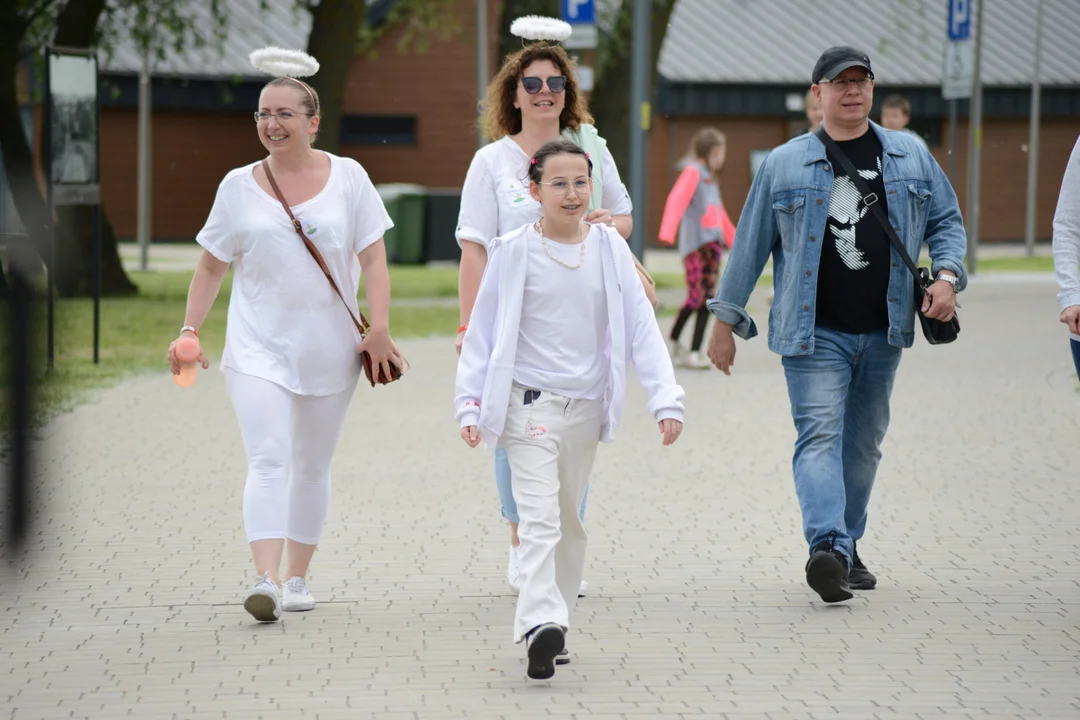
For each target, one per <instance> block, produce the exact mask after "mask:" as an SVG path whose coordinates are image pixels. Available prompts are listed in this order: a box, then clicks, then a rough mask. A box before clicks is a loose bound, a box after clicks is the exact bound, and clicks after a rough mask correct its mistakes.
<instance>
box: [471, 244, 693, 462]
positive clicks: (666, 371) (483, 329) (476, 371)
mask: <svg viewBox="0 0 1080 720" xmlns="http://www.w3.org/2000/svg"><path fill="white" fill-rule="evenodd" d="M531 228H532V225H531V224H529V225H525V226H523V227H521V228H519V229H517V230H514V231H513V232H511V233H508V234H507V235H505V236H503V237H501V238H496V239H495V240H493V241H492V242H491V244H490V246H489V247H488V262H487V267H486V268H485V269H484V276H483V278H482V279H481V281H480V290H479V292H478V293H477V296H476V304H475V305H474V306H473V311H472V317H471V318H470V321H469V329H468V330H467V331H466V333H465V338H464V339H463V341H462V345H461V358H460V359H459V360H458V371H457V388H456V397H455V398H454V405H455V408H456V410H457V419H458V422H460V423H461V427H469V426H476V427H477V428H478V429H479V431H480V437H481V438H482V439H483V441H484V444H485V445H487V446H488V447H489V448H493V447H495V446H496V445H497V444H498V442H499V437H500V436H501V435H502V432H503V427H504V425H505V423H506V408H507V406H508V405H509V403H510V390H511V387H512V385H513V374H514V363H515V360H516V359H517V344H518V334H519V327H520V323H521V304H522V298H523V297H524V293H525V276H526V272H527V270H528V264H529V249H528V234H529V232H531ZM594 230H598V231H599V232H600V233H601V237H600V246H601V247H602V248H604V252H602V253H601V257H602V264H603V272H604V290H605V293H606V295H607V310H608V323H609V326H610V331H611V332H610V335H609V337H608V342H609V345H608V346H607V350H608V354H609V356H610V358H611V371H610V373H609V375H608V381H607V389H606V390H605V391H604V397H603V402H604V413H605V420H604V424H603V426H602V427H601V430H600V440H601V441H602V442H611V441H612V440H614V438H615V429H616V428H617V427H618V425H619V421H620V420H621V418H622V409H623V404H624V402H625V399H626V372H627V365H628V364H630V363H633V364H634V368H635V370H636V371H637V375H638V379H639V381H640V382H641V385H642V387H644V388H645V391H646V392H647V393H648V394H649V402H648V405H647V409H648V411H649V413H650V414H652V416H653V417H654V418H656V420H657V421H660V420H665V419H673V420H678V421H680V422H682V419H683V404H682V399H683V395H684V393H683V389H682V388H681V387H680V386H679V385H678V384H677V383H676V382H675V370H674V368H673V367H672V365H671V357H670V355H669V354H668V350H667V345H666V344H665V343H664V337H663V334H662V333H661V332H660V326H659V325H657V323H656V316H655V315H654V314H653V308H652V304H651V303H650V302H649V299H648V298H647V297H646V296H645V290H644V288H642V286H641V281H640V280H639V279H638V274H637V269H636V268H635V266H634V256H633V254H632V253H631V252H630V248H629V247H627V245H626V242H625V241H624V240H623V239H622V237H621V236H619V234H618V233H617V232H616V231H615V229H614V228H610V227H608V226H606V225H597V226H594ZM537 389H538V390H544V389H545V388H537Z"/></svg>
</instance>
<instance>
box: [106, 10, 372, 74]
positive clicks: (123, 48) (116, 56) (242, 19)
mask: <svg viewBox="0 0 1080 720" xmlns="http://www.w3.org/2000/svg"><path fill="white" fill-rule="evenodd" d="M370 1H371V0H368V2H369V4H370ZM298 5H299V3H295V2H293V1H292V0H272V2H269V3H267V6H268V7H267V9H266V10H261V9H259V0H223V7H224V8H225V11H226V13H227V14H228V18H229V20H228V25H227V28H228V35H227V39H226V41H225V43H224V44H223V45H221V44H219V43H217V42H216V41H215V40H214V29H215V27H216V26H217V23H216V22H215V21H214V18H213V16H212V15H211V14H210V3H208V2H199V1H198V0H196V1H195V2H189V3H187V6H188V8H189V9H190V12H191V13H192V14H193V16H194V19H195V22H194V25H195V33H196V34H197V35H198V36H199V37H201V38H203V39H205V40H206V45H205V46H204V47H201V48H195V47H192V43H190V42H189V43H187V47H186V48H185V50H184V52H182V53H175V52H173V51H172V49H171V48H166V50H167V51H166V53H165V58H164V59H163V60H157V59H152V65H151V68H152V72H154V73H155V74H157V75H179V76H185V77H193V76H198V77H215V76H216V77H222V76H225V77H231V76H241V77H256V76H259V75H260V73H259V71H257V70H255V68H253V67H251V63H250V62H248V53H250V52H251V51H252V50H256V49H258V48H260V47H265V46H267V45H277V46H279V47H284V48H290V49H296V50H303V49H305V48H306V47H307V41H308V33H309V32H310V30H311V13H310V12H308V11H306V10H304V9H302V8H299V7H298ZM117 25H118V27H119V28H120V32H119V34H118V35H119V36H118V37H117V38H116V42H115V44H114V46H113V48H112V52H111V54H107V53H106V52H105V51H102V52H101V53H99V62H100V63H101V69H102V70H103V71H105V72H120V73H124V72H132V73H137V72H139V69H140V68H141V67H142V59H141V57H140V54H139V50H138V46H137V45H136V44H135V42H134V41H133V40H132V39H131V37H130V35H128V34H127V33H126V32H125V27H126V22H125V21H124V20H123V19H119V20H118V23H117Z"/></svg>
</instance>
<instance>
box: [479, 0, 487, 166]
mask: <svg viewBox="0 0 1080 720" xmlns="http://www.w3.org/2000/svg"><path fill="white" fill-rule="evenodd" d="M487 10H488V8H487V0H476V104H477V105H478V106H479V105H482V104H483V102H484V95H485V94H486V93H487V84H488V74H489V71H488V21H487V15H488V13H487ZM486 144H487V137H486V136H485V135H484V127H483V125H482V124H479V123H478V124H477V125H476V147H477V149H479V148H482V147H484V145H486Z"/></svg>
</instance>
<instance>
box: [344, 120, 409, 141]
mask: <svg viewBox="0 0 1080 720" xmlns="http://www.w3.org/2000/svg"><path fill="white" fill-rule="evenodd" d="M341 144H342V145H415V144H416V116H415V115H346V116H345V117H343V118H341Z"/></svg>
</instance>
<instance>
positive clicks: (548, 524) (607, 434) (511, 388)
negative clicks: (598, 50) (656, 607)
mask: <svg viewBox="0 0 1080 720" xmlns="http://www.w3.org/2000/svg"><path fill="white" fill-rule="evenodd" d="M529 168H530V169H529V194H530V196H531V197H532V198H533V199H534V200H536V201H538V202H540V203H541V204H542V207H543V214H542V217H541V219H540V220H538V221H536V222H530V223H527V224H525V225H524V226H522V227H520V228H518V229H517V230H514V231H512V232H510V233H506V234H503V235H502V236H501V237H499V238H496V239H494V240H493V241H492V242H491V243H490V245H489V248H488V249H489V253H490V256H489V258H488V263H487V268H486V270H485V272H484V276H483V278H482V280H481V282H480V289H479V292H478V293H477V297H476V302H475V305H474V306H473V309H472V321H471V322H470V323H469V328H468V330H467V331H466V333H465V338H464V342H463V343H462V350H461V358H460V360H459V362H458V371H457V384H456V396H455V401H454V402H455V408H456V410H457V418H458V421H459V423H460V426H461V436H462V438H463V439H464V440H465V442H466V443H467V444H468V445H469V446H470V447H476V446H477V445H478V444H479V443H480V441H481V440H483V441H484V442H485V444H486V445H487V446H488V447H502V448H504V449H505V450H506V454H507V457H508V459H509V462H510V467H511V470H512V482H513V493H514V497H515V498H516V499H517V506H518V513H519V515H520V521H521V522H520V525H519V526H518V536H519V538H520V541H521V544H520V547H519V553H518V556H519V562H520V571H521V592H520V595H519V597H518V601H517V608H516V611H515V616H514V628H513V639H514V642H515V643H518V642H522V641H523V640H527V648H528V670H527V676H528V677H530V678H533V679H546V678H550V677H551V676H552V675H553V674H554V672H555V664H556V657H557V656H558V655H560V654H562V655H563V656H564V657H565V656H567V651H566V645H565V641H566V637H565V633H566V631H567V629H568V628H569V626H570V617H571V615H572V614H573V611H574V606H575V604H576V602H577V591H578V587H579V585H580V582H581V577H582V574H583V572H584V568H585V552H586V541H587V537H588V536H587V534H586V532H585V526H584V525H583V524H582V522H581V518H580V516H579V513H578V509H579V507H580V504H581V500H582V497H583V496H584V494H585V488H586V486H587V484H588V480H589V474H590V473H591V472H592V466H593V460H594V459H595V456H596V449H597V446H598V445H599V443H600V442H611V441H612V440H613V439H614V436H615V430H616V428H617V427H618V425H619V421H620V419H621V416H622V410H623V404H624V402H625V397H626V381H627V371H628V367H627V366H628V365H630V364H631V363H632V364H633V366H634V369H635V370H636V373H637V376H638V379H639V382H641V385H642V387H643V388H644V389H645V391H646V393H647V394H648V396H649V400H648V403H647V409H648V411H649V412H650V414H651V415H652V416H653V418H655V420H656V422H657V423H658V427H659V432H660V436H661V440H662V441H663V444H664V445H670V444H671V443H673V442H675V440H676V439H677V438H678V437H679V434H680V433H681V432H682V420H683V402H682V400H683V395H684V392H683V389H682V388H681V387H680V386H679V385H678V384H676V382H675V371H674V368H673V367H672V363H671V358H670V356H669V354H668V350H667V345H666V344H665V342H664V337H663V334H662V333H661V331H660V326H659V325H658V324H657V321H656V317H655V315H654V313H653V308H652V304H651V303H650V301H649V299H648V298H647V296H646V294H645V290H644V288H643V287H642V284H641V282H640V281H639V280H638V277H637V271H636V268H635V265H634V257H633V254H632V253H631V252H630V248H629V247H628V246H627V245H626V243H625V241H624V240H623V238H622V237H620V236H619V234H618V233H617V232H616V231H615V230H614V229H613V228H611V227H610V226H609V225H606V224H604V223H599V224H590V223H587V222H584V217H585V214H586V210H587V207H588V201H589V195H590V194H591V192H592V181H591V179H590V176H591V174H592V161H591V159H590V158H589V156H588V155H587V154H586V153H585V151H584V150H582V149H581V148H580V147H579V146H578V145H576V144H574V143H573V142H570V141H567V140H555V141H552V142H549V143H545V144H544V145H543V146H542V147H541V148H540V149H539V150H538V151H537V153H536V155H535V156H534V157H533V158H532V160H531V162H530V164H529ZM565 659H567V660H568V657H565Z"/></svg>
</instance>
